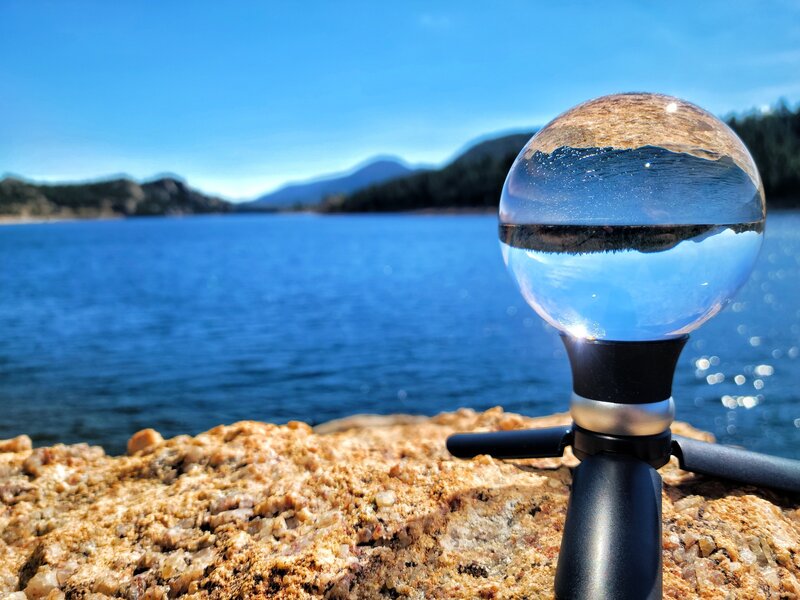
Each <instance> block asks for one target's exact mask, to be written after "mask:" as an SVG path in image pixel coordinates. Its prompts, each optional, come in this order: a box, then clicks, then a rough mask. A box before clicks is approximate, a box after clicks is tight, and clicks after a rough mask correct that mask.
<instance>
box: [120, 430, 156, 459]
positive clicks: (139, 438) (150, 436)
mask: <svg viewBox="0 0 800 600" xmlns="http://www.w3.org/2000/svg"><path fill="white" fill-rule="evenodd" d="M163 442H164V438H163V437H161V434H160V433H158V432H157V431H156V430H155V429H149V428H148V429H142V430H141V431H137V432H136V433H134V434H133V435H132V436H131V439H129V440H128V454H129V455H130V454H136V453H137V452H143V451H145V450H152V449H153V448H155V447H156V446H158V445H160V444H161V443H163Z"/></svg>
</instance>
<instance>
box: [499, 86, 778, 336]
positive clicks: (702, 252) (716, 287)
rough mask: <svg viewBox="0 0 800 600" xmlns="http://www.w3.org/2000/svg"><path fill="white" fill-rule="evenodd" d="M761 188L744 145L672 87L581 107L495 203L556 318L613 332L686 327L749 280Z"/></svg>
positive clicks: (537, 299)
mask: <svg viewBox="0 0 800 600" xmlns="http://www.w3.org/2000/svg"><path fill="white" fill-rule="evenodd" d="M763 222H764V193H763V189H762V186H761V182H760V179H759V176H758V171H757V169H756V166H755V164H754V163H753V160H752V158H751V157H750V154H749V153H748V151H747V149H746V148H745V146H744V145H743V144H742V142H741V141H740V140H739V139H738V138H737V137H736V135H735V134H734V133H733V132H732V131H731V130H730V129H729V128H728V127H727V126H726V125H725V124H724V123H722V122H721V121H720V120H718V119H717V118H716V117H714V116H713V115H711V114H709V113H707V112H705V111H704V110H702V109H700V108H698V107H696V106H694V105H692V104H689V103H687V102H684V101H682V100H679V99H677V98H671V97H669V96H661V95H655V94H620V95H615V96H607V97H604V98H598V99H596V100H592V101H589V102H586V103H584V104H581V105H580V106H577V107H576V108H573V109H572V110H570V111H568V112H566V113H564V114H563V115H561V116H560V117H558V118H556V119H555V120H554V121H552V122H551V123H549V124H548V125H547V126H546V127H545V128H544V129H542V130H541V131H540V132H539V133H538V134H537V135H535V136H534V137H533V138H532V139H531V140H530V141H529V142H528V144H527V145H526V146H525V148H524V149H523V150H522V152H521V153H520V155H519V156H518V157H517V160H516V161H515V162H514V165H513V166H512V168H511V171H510V172H509V175H508V178H507V179H506V183H505V186H504V188H503V195H502V199H501V203H500V239H501V242H502V245H503V255H504V257H505V260H506V263H507V264H508V267H509V269H510V271H511V273H512V275H513V276H514V278H515V279H516V280H517V283H518V284H519V286H520V288H521V290H522V293H523V295H524V296H525V298H526V300H527V301H528V302H529V304H530V305H531V306H532V307H533V308H534V309H535V310H536V311H537V312H538V313H539V314H540V315H541V316H542V317H544V318H545V319H546V320H547V321H548V322H550V323H551V324H552V325H554V326H555V327H557V328H559V329H561V330H563V331H567V332H569V333H571V334H572V335H576V336H581V337H597V338H605V339H613V340H646V339H660V338H663V337H670V336H675V335H681V334H683V333H686V332H688V331H691V330H693V329H695V328H696V327H698V326H699V325H700V324H701V323H703V322H704V321H706V320H707V319H709V318H710V317H711V316H712V315H714V314H716V313H717V312H718V311H719V310H720V309H721V308H722V307H723V306H724V305H725V303H726V302H727V300H728V299H729V298H730V296H731V295H732V294H733V293H734V292H735V291H736V290H737V289H738V288H739V287H740V286H741V284H742V283H743V282H744V281H745V279H746V278H747V275H748V274H749V272H750V269H751V267H752V264H753V262H754V260H755V258H756V256H757V254H758V250H759V248H760V245H761V237H762V236H761V233H762V231H763Z"/></svg>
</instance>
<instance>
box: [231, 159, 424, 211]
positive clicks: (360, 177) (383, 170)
mask: <svg viewBox="0 0 800 600" xmlns="http://www.w3.org/2000/svg"><path fill="white" fill-rule="evenodd" d="M418 170H419V169H418V168H415V167H411V166H409V165H408V164H406V163H405V161H402V160H400V159H398V158H396V157H393V156H378V157H374V158H371V159H368V160H366V161H364V162H362V163H360V164H359V165H357V166H356V167H354V168H353V169H351V170H349V171H344V172H341V173H331V174H327V175H322V176H319V177H315V178H313V179H309V180H304V181H296V182H289V183H286V184H284V185H283V186H281V187H280V188H278V189H277V190H274V191H272V192H269V193H266V194H264V195H262V196H260V197H258V198H256V199H255V200H252V201H250V202H244V203H242V204H241V205H240V206H242V207H248V208H275V209H286V208H292V207H309V206H314V205H317V204H319V203H321V202H322V201H323V200H325V198H326V197H328V196H332V195H335V194H349V193H353V192H355V191H358V190H359V189H362V188H364V187H368V186H370V185H375V184H379V183H383V182H386V181H390V180H392V179H397V178H399V177H404V176H407V175H410V174H412V173H414V172H416V171H418Z"/></svg>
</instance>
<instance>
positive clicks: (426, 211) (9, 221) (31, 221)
mask: <svg viewBox="0 0 800 600" xmlns="http://www.w3.org/2000/svg"><path fill="white" fill-rule="evenodd" d="M797 212H800V206H798V207H786V206H778V207H775V208H769V207H768V208H767V221H768V220H769V215H770V214H775V213H797ZM249 215H259V216H273V215H313V216H320V217H341V216H348V215H352V216H365V215H370V216H380V215H385V216H389V215H403V216H420V217H428V216H443V217H448V216H452V217H459V216H481V215H497V208H496V207H488V208H479V207H464V208H459V207H451V208H423V209H414V210H403V211H362V212H324V211H319V210H312V209H303V210H274V211H241V212H236V211H234V212H215V213H187V214H164V215H132V216H130V215H98V216H93V217H76V216H71V217H29V216H25V217H18V216H12V215H0V226H3V225H43V224H49V223H66V222H72V221H120V220H128V219H131V220H136V219H152V218H156V219H158V218H186V217H215V216H249Z"/></svg>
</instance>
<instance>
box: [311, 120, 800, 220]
mask: <svg viewBox="0 0 800 600" xmlns="http://www.w3.org/2000/svg"><path fill="white" fill-rule="evenodd" d="M728 123H729V125H730V126H731V127H732V128H733V129H734V131H736V133H738V134H739V136H740V137H741V138H742V140H744V142H745V144H747V146H748V148H750V151H751V152H752V154H753V157H754V158H755V161H756V164H757V165H758V167H759V170H760V172H761V177H762V179H763V182H764V188H765V191H766V194H767V201H768V203H769V205H770V206H771V207H800V106H798V107H796V108H795V109H794V110H792V109H790V108H789V107H788V106H786V105H785V104H779V105H778V106H776V107H775V108H774V109H773V110H772V111H770V112H768V113H766V114H762V113H751V114H746V115H743V116H736V117H731V118H730V119H728ZM531 135H532V133H524V134H516V135H509V136H504V137H501V138H497V139H493V140H489V141H486V142H483V143H481V144H478V145H476V146H474V147H472V148H470V149H469V150H467V151H466V152H465V153H464V154H462V155H461V156H459V157H458V158H456V159H455V160H454V161H452V162H451V163H449V164H448V165H446V166H444V167H443V168H441V169H438V170H431V171H425V172H421V173H416V174H414V175H411V176H409V177H403V178H399V179H394V180H392V181H388V182H386V183H383V184H380V185H374V186H370V187H367V188H364V189H362V190H359V191H357V192H355V193H353V194H349V195H339V196H332V197H329V198H327V199H326V200H325V202H324V203H323V204H322V206H321V207H320V210H322V211H323V212H382V211H385V212H390V211H408V210H426V209H462V208H466V209H480V208H489V207H495V206H497V203H498V201H499V199H500V192H501V190H502V188H503V182H504V181H505V177H506V174H507V173H508V170H509V168H510V167H511V164H512V163H513V162H514V159H515V158H516V156H517V154H518V153H519V151H520V150H521V149H522V147H523V146H524V145H525V143H526V142H527V141H528V139H529V138H530V136H531Z"/></svg>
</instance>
